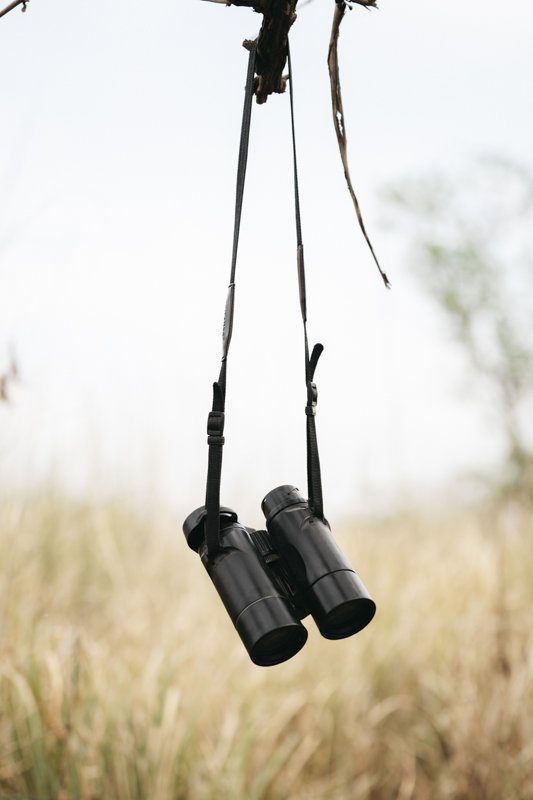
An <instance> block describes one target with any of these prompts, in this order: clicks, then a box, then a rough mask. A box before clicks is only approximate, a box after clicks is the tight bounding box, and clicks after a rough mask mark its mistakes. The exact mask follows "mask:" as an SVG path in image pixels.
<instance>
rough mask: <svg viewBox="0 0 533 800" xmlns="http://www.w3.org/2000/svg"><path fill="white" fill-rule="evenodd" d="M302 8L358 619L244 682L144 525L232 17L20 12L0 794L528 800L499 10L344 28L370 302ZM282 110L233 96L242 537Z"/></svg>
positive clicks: (273, 362)
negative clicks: (344, 637) (371, 608)
mask: <svg viewBox="0 0 533 800" xmlns="http://www.w3.org/2000/svg"><path fill="white" fill-rule="evenodd" d="M332 6H333V3H327V2H325V0H314V2H312V3H310V4H302V8H301V11H300V13H299V18H298V21H297V24H296V25H295V26H294V28H293V33H292V36H291V47H292V52H293V62H294V73H295V75H294V78H295V93H296V113H297V134H298V140H299V166H300V173H301V194H302V212H303V225H304V240H305V244H306V264H307V270H308V295H309V298H308V311H309V328H310V336H311V339H312V341H321V342H323V343H324V345H325V348H326V350H325V354H324V356H323V359H322V361H321V363H320V368H319V370H318V373H317V383H318V387H319V398H320V399H319V412H318V413H319V416H318V431H319V437H320V445H321V456H322V465H323V477H324V495H325V501H326V508H327V514H328V518H329V519H330V522H331V523H332V525H334V530H335V531H336V532H338V535H339V538H340V539H341V541H342V543H343V546H344V547H345V548H346V549H347V551H348V552H349V553H350V555H351V556H352V557H353V558H354V562H355V564H356V565H359V564H360V565H361V571H362V575H363V578H364V580H365V582H366V583H367V584H368V585H369V587H370V589H371V591H372V592H373V594H374V595H375V596H376V599H377V602H378V606H379V609H380V613H379V614H378V616H377V617H376V621H375V622H374V623H373V624H372V626H371V627H370V628H369V629H368V630H366V631H365V632H364V633H363V634H361V635H360V637H357V638H356V639H355V640H349V641H348V642H344V643H336V644H331V643H328V644H327V645H326V644H325V643H323V642H322V641H320V640H319V638H318V636H316V635H312V636H311V637H310V642H309V644H308V645H307V648H306V649H305V650H304V651H303V653H302V654H301V655H300V656H298V658H297V659H295V660H294V663H293V662H291V664H289V665H286V666H282V667H277V668H276V669H273V670H270V671H264V670H263V671H261V670H259V669H258V668H256V667H254V666H253V665H251V664H250V663H249V662H248V661H247V660H246V657H245V654H243V653H242V652H241V645H240V643H239V642H238V641H235V639H236V638H237V637H236V635H235V634H234V632H233V631H232V628H231V623H230V622H229V620H227V619H226V617H225V615H224V611H223V609H222V607H221V606H219V603H218V600H217V598H216V596H215V595H214V592H213V590H212V589H211V587H210V586H209V582H208V579H207V577H206V576H205V575H204V574H203V572H202V568H201V565H200V563H199V561H198V559H195V557H194V556H193V555H192V554H191V553H189V552H188V551H187V550H186V549H185V544H184V541H183V540H182V538H181V534H179V527H180V525H181V520H182V519H183V518H184V516H185V515H186V514H187V513H188V512H189V511H190V510H192V509H193V508H195V507H196V506H198V505H200V504H201V502H202V501H203V494H204V486H205V471H206V457H207V448H206V443H205V421H206V415H207V411H208V408H209V405H210V386H211V383H212V381H213V380H214V379H215V378H216V376H217V374H218V367H219V359H220V344H221V343H220V333H221V327H222V318H223V306H224V301H225V294H226V286H227V281H228V275H229V266H230V248H231V239H232V224H233V223H232V217H233V207H234V185H235V170H236V162H237V148H238V139H239V129H240V117H241V110H242V101H243V88H244V78H245V71H246V61H247V56H246V53H245V51H244V50H243V49H242V47H241V42H242V40H243V39H244V38H252V37H253V36H254V35H255V33H256V31H257V29H258V27H259V23H260V17H259V16H258V15H255V14H253V13H252V12H251V11H250V10H249V9H239V8H234V7H232V8H225V7H224V6H222V5H221V6H217V5H215V4H211V3H207V2H200V1H199V0H198V1H197V2H191V3H186V4H185V3H179V4H175V3H170V2H167V0H163V2H161V3H158V4H157V5H156V6H154V7H150V8H148V7H147V6H146V5H142V4H140V3H127V4H126V3H125V2H124V1H123V0H117V2H114V3H112V4H94V3H91V4H89V3H87V2H78V3H77V4H75V5H74V4H73V3H72V2H67V0H56V2H55V3H53V4H47V3H44V2H42V1H41V0H32V2H31V3H30V4H29V5H28V9H27V13H26V14H25V15H21V14H20V13H19V12H18V10H16V11H14V12H12V13H10V14H9V15H7V16H6V17H4V18H2V19H1V20H0V64H1V73H0V74H1V75H2V76H3V80H2V89H1V92H0V97H1V109H2V115H1V120H2V124H1V125H0V186H1V190H0V398H1V399H0V487H1V488H0V797H3V796H5V797H10V798H14V797H19V798H21V797H39V798H45V797H46V798H56V797H59V798H62V800H64V798H70V797H80V798H104V797H106V798H113V797H116V798H155V800H165V799H166V798H174V797H176V798H182V797H183V798H189V797H191V798H204V797H205V798H208V797H217V798H219V797H223V798H238V799H239V800H241V798H243V799H244V798H246V800H250V799H252V798H257V799H258V800H259V798H265V799H268V798H287V797H291V798H292V797H294V798H305V800H308V799H309V798H326V797H328V798H334V799H335V798H338V800H344V798H350V800H351V799H352V798H354V799H357V798H372V800H382V799H383V800H388V798H393V797H394V798H396V797H398V798H411V797H414V798H426V797H427V798H430V797H431V798H441V797H442V798H465V800H467V799H468V800H472V799H473V800H476V798H480V800H487V799H488V798H494V799H495V800H501V799H502V798H516V799H517V800H525V799H526V798H529V797H533V749H532V745H531V743H532V741H533V729H532V727H531V718H533V701H532V692H533V689H532V686H533V682H532V675H533V663H532V655H531V653H532V652H533V648H532V647H531V645H532V642H531V633H530V607H531V605H530V604H531V599H532V591H533V590H532V586H533V561H532V553H531V534H532V527H533V525H532V519H533V518H532V515H531V503H532V498H533V488H532V487H533V466H532V465H533V422H532V415H531V403H532V400H533V398H532V393H533V333H532V330H533V329H532V326H531V319H532V313H533V309H532V304H533V301H532V299H531V298H532V290H533V256H532V255H531V254H532V252H533V251H532V247H531V245H532V244H533V243H532V241H531V240H532V237H533V232H532V225H531V218H532V209H533V155H532V150H531V140H532V134H533V109H532V105H531V102H530V97H531V75H532V74H533V70H532V68H533V55H532V50H531V38H532V33H533V10H532V9H531V6H530V4H529V3H528V2H526V0H516V2H515V3H513V5H512V8H508V7H506V6H505V5H504V4H501V3H496V2H495V0H484V2H481V0H472V1H471V2H470V3H469V4H468V5H465V4H464V3H459V2H455V3H448V4H446V5H442V4H436V3H428V2H427V0H425V1H423V0H412V2H410V3H409V4H406V3H395V4H388V3H384V4H383V6H382V8H381V10H380V11H372V12H367V11H365V10H364V9H362V8H357V7H356V8H355V9H354V11H353V12H352V13H351V14H348V15H347V18H346V20H345V22H344V24H343V27H342V31H341V40H340V64H341V82H342V87H343V94H344V105H345V114H346V124H347V132H348V140H349V156H350V163H351V169H352V176H353V178H354V184H355V187H356V191H357V192H358V195H359V199H360V202H361V205H362V209H363V213H364V216H365V220H366V224H367V228H368V229H369V232H370V234H371V237H372V240H373V243H374V246H375V248H376V250H377V252H378V254H379V257H380V260H381V262H382V265H383V266H384V268H385V271H386V272H387V274H388V276H389V278H390V280H391V283H392V291H390V292H387V291H385V289H384V288H383V285H382V283H381V281H380V279H379V276H378V274H377V272H376V270H375V267H374V266H373V264H372V261H371V257H370V254H369V253H368V251H367V249H366V245H365V244H364V241H363V239H362V237H361V235H360V232H359V230H358V228H357V225H356V221H355V217H354V214H353V208H352V206H351V202H350V199H349V196H348V193H347V190H346V186H345V183H344V176H343V172H342V166H341V162H340V158H339V154H338V149H337V143H336V140H335V134H334V129H333V124H332V119H331V103H330V95H329V91H330V90H329V77H328V72H327V64H326V56H327V48H328V42H329V35H330V27H331V19H332V14H333V8H332ZM289 122H290V119H289V107H288V97H287V96H285V95H282V96H277V95H276V96H273V97H271V98H270V99H269V101H268V103H267V104H266V105H265V106H261V107H257V106H256V107H254V111H253V122H252V137H251V149H250V160H249V171H248V180H247V187H246V197H245V209H244V216H243V224H242V235H241V248H240V256H239V266H238V273H237V308H236V318H235V329H234V338H233V343H232V351H231V359H230V373H229V383H228V398H227V427H226V431H227V433H226V441H227V446H226V448H225V450H226V452H225V463H224V478H223V502H224V503H226V504H228V505H231V506H233V507H236V508H237V509H238V510H239V513H240V514H241V515H242V518H243V519H245V520H246V522H247V523H248V524H250V525H256V526H258V525H260V524H261V523H262V520H261V514H260V501H261V499H262V497H263V496H264V495H265V494H266V492H268V491H269V490H270V489H272V488H273V487H275V486H277V485H280V484H283V483H293V484H297V485H300V486H302V485H303V484H304V482H305V450H304V445H305V435H304V415H303V405H304V396H305V395H304V392H305V388H304V385H303V376H302V374H301V365H302V348H303V342H302V331H301V321H300V316H299V307H298V287H297V275H296V269H295V234H294V221H293V208H292V173H291V169H292V166H291V147H290V129H289ZM258 407H262V408H264V409H267V410H268V413H269V419H270V425H271V433H269V435H268V436H266V437H265V436H260V437H258V436H256V435H255V429H254V417H255V415H256V413H257V408H258ZM332 664H334V665H335V670H334V671H333V669H332ZM333 672H334V674H333ZM272 707H273V708H275V709H276V710H277V712H276V715H272V713H271V708H272Z"/></svg>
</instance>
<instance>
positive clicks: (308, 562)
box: [261, 486, 376, 639]
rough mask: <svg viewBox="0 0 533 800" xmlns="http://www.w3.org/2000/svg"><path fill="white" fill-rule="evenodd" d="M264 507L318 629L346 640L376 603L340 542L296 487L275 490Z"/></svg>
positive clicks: (363, 624)
mask: <svg viewBox="0 0 533 800" xmlns="http://www.w3.org/2000/svg"><path fill="white" fill-rule="evenodd" d="M261 508H262V510H263V513H264V515H265V517H266V527H267V530H268V532H269V534H270V536H271V539H272V541H273V544H274V546H275V548H276V550H277V551H278V553H279V555H280V557H281V559H282V560H283V561H284V563H285V564H286V566H287V569H288V571H289V572H290V574H291V576H292V579H293V580H294V582H295V584H296V586H297V587H298V588H299V589H300V591H301V592H302V595H303V598H304V600H305V603H306V605H307V607H308V609H309V611H310V612H311V614H312V616H313V618H314V620H315V622H316V624H317V625H318V628H319V630H320V633H321V634H322V635H323V636H325V637H326V639H344V638H345V637H347V636H352V635H353V634H354V633H357V632H358V631H360V630H362V629H363V628H364V627H366V625H368V623H369V622H370V621H371V620H372V618H373V616H374V614H375V613H376V605H375V603H374V601H373V600H372V598H371V597H370V595H369V594H368V592H367V590H366V588H365V586H364V585H363V583H362V581H361V580H360V578H359V577H358V576H357V575H356V573H355V572H354V570H353V569H352V567H351V566H350V564H349V563H348V561H347V560H346V558H345V556H344V554H343V553H342V551H341V550H340V548H339V547H338V545H337V544H336V542H335V540H334V538H333V536H332V534H331V530H330V527H329V524H328V523H327V522H325V521H323V520H322V519H319V518H318V517H315V516H313V514H312V511H311V509H310V508H309V505H308V502H307V500H305V498H304V497H302V495H301V494H300V492H299V491H298V489H296V488H295V487H294V486H280V487H278V488H277V489H274V490H273V491H272V492H270V493H269V494H268V495H267V496H266V497H265V499H264V500H263V503H262V504H261Z"/></svg>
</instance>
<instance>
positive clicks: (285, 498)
mask: <svg viewBox="0 0 533 800" xmlns="http://www.w3.org/2000/svg"><path fill="white" fill-rule="evenodd" d="M261 508H262V511H263V513H264V515H265V518H266V530H263V531H256V530H254V529H252V528H247V527H245V526H244V525H243V524H242V523H240V522H239V519H238V516H237V514H236V513H235V511H233V510H232V509H230V508H225V507H221V508H220V544H221V546H220V550H219V551H218V552H217V554H216V555H215V556H214V557H213V558H210V557H209V555H208V552H207V545H206V541H205V522H206V517H207V511H206V508H205V506H203V507H202V508H198V509H197V510H196V511H193V512H192V514H190V515H189V516H188V517H187V519H186V520H185V522H184V525H183V532H184V534H185V538H186V540H187V544H188V545H189V547H190V548H191V549H192V550H194V551H195V552H197V553H198V554H199V555H200V558H201V560H202V563H203V565H204V567H205V569H206V570H207V573H208V574H209V577H210V578H211V580H212V582H213V584H214V585H215V588H216V590H217V592H218V594H219V595H220V598H221V599H222V602H223V603H224V605H225V607H226V610H227V612H228V614H229V616H230V617H231V620H232V622H233V624H234V625H235V628H236V629H237V632H238V634H239V636H240V637H241V639H242V642H243V644H244V646H245V647H246V649H247V651H248V654H249V656H250V658H251V660H252V661H253V662H254V664H257V665H258V666H261V667H268V666H273V665H274V664H281V663H282V662H283V661H287V660H288V659H289V658H292V656H294V655H296V653H298V652H299V651H300V650H301V649H302V647H303V646H304V644H305V643H306V641H307V635H308V634H307V630H306V628H305V627H304V626H303V625H302V623H301V620H302V619H304V618H305V617H306V616H307V615H308V614H311V616H312V617H313V619H314V620H315V622H316V624H317V626H318V629H319V630H320V633H321V634H322V636H324V637H325V638H326V639H344V638H346V637H348V636H352V635H353V634H355V633H358V631H360V630H362V629H363V628H364V627H366V625H368V623H369V622H370V621H371V620H372V618H373V616H374V614H375V612H376V605H375V603H374V601H373V600H372V598H371V597H370V595H369V594H368V592H367V590H366V588H365V586H364V585H363V583H362V581H361V580H360V578H359V577H358V575H356V573H355V572H354V570H353V569H352V567H351V566H350V564H349V563H348V561H347V560H346V558H345V556H344V555H343V553H342V552H341V550H340V548H339V547H338V545H337V544H336V542H335V540H334V539H333V536H332V533H331V529H330V527H329V524H328V523H327V522H326V521H325V520H323V519H321V518H319V517H317V516H315V515H314V514H313V513H312V510H311V509H310V507H309V504H308V502H307V500H306V499H305V498H304V497H303V496H302V495H301V494H300V492H299V491H298V489H296V488H295V487H294V486H280V487H278V488H277V489H274V490H273V491H272V492H270V493H269V494H268V495H267V496H266V497H265V499H264V500H263V502H262V504H261Z"/></svg>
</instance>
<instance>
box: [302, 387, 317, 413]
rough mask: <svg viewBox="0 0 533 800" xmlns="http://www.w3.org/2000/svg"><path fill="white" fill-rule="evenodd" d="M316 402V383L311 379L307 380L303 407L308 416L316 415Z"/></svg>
mask: <svg viewBox="0 0 533 800" xmlns="http://www.w3.org/2000/svg"><path fill="white" fill-rule="evenodd" d="M317 402H318V389H317V388H316V383H313V381H309V382H308V384H307V405H306V407H305V413H306V414H307V416H308V417H314V416H316V406H317Z"/></svg>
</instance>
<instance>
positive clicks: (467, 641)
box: [0, 494, 533, 800]
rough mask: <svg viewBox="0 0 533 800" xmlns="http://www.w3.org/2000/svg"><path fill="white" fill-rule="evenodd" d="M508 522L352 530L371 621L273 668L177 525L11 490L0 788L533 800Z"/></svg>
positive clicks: (523, 559)
mask: <svg viewBox="0 0 533 800" xmlns="http://www.w3.org/2000/svg"><path fill="white" fill-rule="evenodd" d="M496 525H497V520H496V518H495V516H494V515H490V514H482V513H475V514H474V513H472V514H469V515H464V514H463V515H462V516H456V517H454V518H449V519H447V520H444V519H431V518H429V517H427V518H421V517H417V516H415V515H413V516H405V517H399V518H397V519H393V520H391V521H388V522H380V523H377V522H375V523H372V522H370V523H369V522H366V523H365V522H357V521H353V522H352V523H350V524H345V525H344V526H342V525H341V526H340V527H338V529H337V530H336V534H337V536H338V538H339V540H340V542H341V544H342V546H343V547H344V548H345V550H346V551H347V554H348V555H349V556H350V558H351V559H352V560H353V563H354V565H355V566H356V568H360V571H361V575H362V577H363V580H364V581H365V583H366V584H367V585H368V587H369V589H370V590H371V592H372V594H373V596H374V597H375V599H376V601H377V604H378V613H377V616H376V618H375V620H374V621H373V622H372V624H371V625H370V626H369V627H368V628H367V629H366V630H365V631H363V632H361V633H360V634H358V635H357V636H355V637H353V638H351V639H347V640H344V641H340V642H327V641H325V640H323V639H321V637H320V636H319V634H318V633H317V631H316V630H315V628H314V625H313V624H312V623H311V624H309V626H308V627H309V630H310V636H309V640H308V643H307V645H306V647H305V648H304V649H303V650H302V651H301V653H300V654H299V655H297V656H296V657H295V658H294V659H292V660H291V661H289V662H287V663H286V664H283V665H280V666H277V667H273V668H269V669H262V668H259V667H256V666H254V665H253V664H252V663H251V662H250V661H249V659H248V657H247V655H246V653H245V651H244V650H243V647H242V645H241V643H240V641H239V639H238V637H237V635H236V633H235V631H234V629H233V626H232V624H231V622H230V620H229V618H228V617H227V615H226V613H225V611H224V608H223V607H222V605H221V603H220V601H219V600H218V597H217V596H216V594H215V591H214V589H213V588H212V586H211V584H210V582H209V580H208V577H207V575H206V574H205V572H204V571H203V567H202V566H201V564H200V561H199V559H198V558H197V557H196V556H195V555H194V554H193V553H191V552H190V551H189V550H187V548H186V545H185V541H184V539H183V536H182V535H181V533H180V531H179V521H178V520H173V519H170V518H167V517H166V516H164V515H155V514H154V515H153V516H152V517H148V516H143V515H142V514H140V513H134V512H133V511H131V510H130V511H129V510H128V509H127V508H126V507H125V506H124V505H121V504H119V503H116V504H113V503H109V502H107V503H102V504H101V505H97V504H95V505H89V504H87V505H80V504H74V503H72V502H68V501H65V500H62V499H61V498H59V497H57V496H54V495H53V494H50V496H43V497H41V498H36V499H35V500H33V501H29V500H26V501H25V502H19V501H8V500H4V501H3V502H2V503H1V505H0V797H1V798H28V799H29V798H39V800H45V799H46V800H71V798H72V799H74V800H77V799H79V800H287V799H288V798H290V799H291V800H326V799H327V800H367V799H368V800H393V799H394V800H409V799H410V798H417V799H419V800H441V799H443V800H444V798H449V799H450V800H452V798H453V800H531V799H532V798H533V518H529V519H527V518H524V516H523V515H522V516H521V517H519V518H518V517H517V518H514V519H511V520H507V523H506V524H505V525H503V524H498V525H497V529H496ZM306 624H307V621H306Z"/></svg>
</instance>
